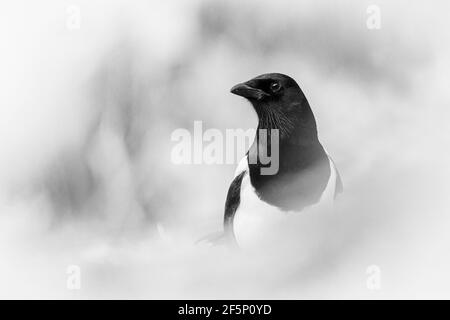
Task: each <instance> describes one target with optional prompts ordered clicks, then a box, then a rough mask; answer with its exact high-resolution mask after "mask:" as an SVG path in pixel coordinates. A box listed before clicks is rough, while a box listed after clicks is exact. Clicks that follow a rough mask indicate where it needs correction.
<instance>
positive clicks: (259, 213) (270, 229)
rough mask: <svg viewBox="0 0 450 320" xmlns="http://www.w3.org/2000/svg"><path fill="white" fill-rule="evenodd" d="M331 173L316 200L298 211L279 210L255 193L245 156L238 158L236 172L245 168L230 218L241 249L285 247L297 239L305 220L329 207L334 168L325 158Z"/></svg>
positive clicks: (334, 177) (331, 201) (332, 189)
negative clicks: (236, 206) (237, 204)
mask: <svg viewBox="0 0 450 320" xmlns="http://www.w3.org/2000/svg"><path fill="white" fill-rule="evenodd" d="M329 164H330V169H331V174H330V178H329V180H328V183H327V186H326V188H325V190H324V192H323V193H322V196H321V198H320V201H319V202H318V203H317V204H315V205H312V206H310V207H307V208H305V209H303V210H302V211H301V212H294V211H289V212H286V211H281V210H280V209H278V208H277V207H274V206H272V205H270V204H268V203H266V202H264V201H262V200H261V199H260V198H259V197H258V196H257V194H256V192H255V189H254V188H253V186H252V185H251V183H250V176H249V174H248V165H247V160H246V158H244V159H243V161H241V163H240V164H239V166H238V169H237V170H236V174H239V173H241V172H242V171H244V170H245V171H247V174H246V175H245V176H244V178H243V180H242V184H241V202H240V205H239V208H238V210H237V211H236V213H235V216H234V220H233V230H234V234H235V237H236V240H237V242H238V244H239V246H240V247H241V248H267V247H269V246H274V245H276V246H277V247H279V246H280V245H281V246H289V245H290V244H291V243H293V242H296V241H298V240H299V239H301V237H299V233H300V232H302V230H304V229H305V226H307V225H308V221H307V220H308V219H311V218H312V219H315V216H316V215H318V214H321V213H322V212H330V211H331V210H332V206H333V200H334V193H335V186H336V176H337V174H336V168H335V167H334V164H333V162H332V161H331V160H329Z"/></svg>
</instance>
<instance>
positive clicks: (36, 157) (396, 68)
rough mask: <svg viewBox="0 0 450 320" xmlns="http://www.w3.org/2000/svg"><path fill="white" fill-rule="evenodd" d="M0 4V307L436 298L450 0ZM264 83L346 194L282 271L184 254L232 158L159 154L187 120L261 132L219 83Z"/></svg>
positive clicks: (444, 268) (443, 278)
mask: <svg viewBox="0 0 450 320" xmlns="http://www.w3.org/2000/svg"><path fill="white" fill-rule="evenodd" d="M370 5H377V6H378V7H379V8H380V14H381V16H380V17H381V20H380V21H381V28H380V29H375V30H373V29H369V28H368V27H367V25H366V23H367V19H368V18H369V17H370V14H368V13H367V11H366V10H367V8H368V7H369V6H370ZM0 8H1V10H0V35H1V36H0V39H1V41H0V70H1V72H0V86H1V90H0V297H1V298H63V299H65V298H75V299H76V298H160V299H163V298H180V299H182V298H254V299H258V298H272V299H278V298H375V299H377V298H450V276H449V275H448V268H449V267H450V256H449V252H450V235H449V231H448V230H449V228H450V216H449V213H450V201H449V196H448V195H449V191H450V184H449V178H450V166H449V161H450V149H449V142H450V129H449V127H448V123H447V122H448V119H449V116H450V108H449V102H450V94H449V90H448V84H449V71H450V70H449V67H450V58H449V57H450V52H449V51H450V44H449V42H448V39H449V31H448V30H450V22H449V20H448V12H450V5H449V4H448V2H446V1H434V2H433V4H431V3H426V2H424V1H345V2H337V1H332V0H329V1H321V2H320V4H319V3H318V2H317V1H288V0H280V1H261V0H258V1H256V0H249V1H237V0H231V1H221V0H193V1H165V2H164V3H163V2H156V1H138V0H136V1H134V0H133V1H106V0H105V1H103V0H96V1H81V0H80V1H70V2H69V1H39V3H33V2H30V1H20V0H19V1H14V2H12V1H2V3H1V5H0ZM267 72H280V73H285V74H288V75H290V76H292V77H293V78H294V79H296V80H297V82H298V83H299V85H300V86H301V87H302V89H303V91H304V93H305V94H306V96H307V98H308V99H309V102H310V104H311V106H312V109H313V111H314V113H315V116H316V119H317V122H318V127H319V135H320V139H321V141H322V143H323V144H324V145H325V146H326V148H327V150H328V152H329V153H330V154H332V155H333V158H334V161H335V163H336V165H337V166H338V168H339V170H340V173H341V176H342V178H343V181H344V186H345V193H344V195H343V196H342V197H341V198H340V199H339V201H338V203H337V209H336V211H337V212H336V213H335V215H333V216H332V217H328V218H327V219H316V220H314V221H312V222H309V224H308V225H307V226H305V230H302V232H304V242H305V246H304V248H303V250H301V252H297V251H296V252H292V253H291V255H292V257H293V259H292V261H288V260H284V259H282V260H278V261H261V260H258V259H256V258H255V259H253V258H251V257H248V256H243V255H241V254H232V253H230V252H227V251H226V250H223V249H221V248H203V247H199V246H196V245H195V241H196V240H197V239H199V238H201V237H202V236H204V235H205V234H207V233H210V232H213V231H216V230H219V229H220V227H221V221H222V216H223V207H224V199H225V195H226V192H227V188H228V185H229V183H230V181H231V179H232V176H233V172H234V169H235V165H231V164H229V165H218V164H216V165H206V164H201V165H177V164H174V163H172V162H171V150H172V148H173V147H174V144H175V143H174V142H173V141H171V133H172V132H173V131H174V130H176V129H178V128H186V129H187V130H189V131H192V130H193V124H194V121H196V120H199V121H202V122H203V128H204V129H208V128H217V129H219V130H220V131H221V132H225V130H226V129H231V128H244V129H248V128H255V126H256V115H255V114H254V112H253V110H252V108H251V107H250V105H249V104H248V103H246V102H245V101H244V99H239V98H237V97H235V96H232V95H231V94H230V93H229V89H230V88H231V86H233V85H234V84H236V83H238V82H242V81H244V80H248V79H250V78H252V77H254V76H256V75H259V74H262V73H267ZM70 265H76V266H79V267H80V270H81V289H80V290H70V288H68V287H67V278H68V274H67V271H68V270H67V268H68V266H70ZM370 266H376V268H377V270H378V271H379V276H380V286H379V287H377V288H375V290H373V289H374V288H371V286H370V285H369V286H368V283H367V281H369V279H370V277H371V272H370V270H372V269H371V268H370Z"/></svg>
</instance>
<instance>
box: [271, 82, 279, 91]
mask: <svg viewBox="0 0 450 320" xmlns="http://www.w3.org/2000/svg"><path fill="white" fill-rule="evenodd" d="M280 89H281V85H280V84H279V83H278V82H272V83H271V84H270V90H272V92H277V91H279V90H280Z"/></svg>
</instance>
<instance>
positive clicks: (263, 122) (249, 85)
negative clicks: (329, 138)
mask: <svg viewBox="0 0 450 320" xmlns="http://www.w3.org/2000/svg"><path fill="white" fill-rule="evenodd" d="M231 93H233V94H236V95H238V96H242V97H244V98H246V99H247V100H249V101H250V102H251V104H252V105H253V107H254V109H255V111H256V113H257V115H258V119H259V125H258V127H259V128H260V129H261V128H263V129H279V131H280V134H281V137H283V136H291V135H292V133H293V132H295V131H296V130H298V129H302V128H303V129H307V128H310V129H311V130H312V131H314V132H315V131H316V124H315V120H314V116H313V114H312V112H311V109H310V107H309V104H308V101H307V99H306V97H305V95H304V94H303V92H302V90H301V89H300V87H299V85H298V84H297V82H295V80H294V79H292V78H291V77H289V76H287V75H284V74H281V73H268V74H263V75H260V76H257V77H255V78H253V79H251V80H249V81H247V82H243V83H239V84H237V85H235V86H234V87H233V88H231Z"/></svg>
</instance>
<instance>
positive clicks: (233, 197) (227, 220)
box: [223, 170, 247, 239]
mask: <svg viewBox="0 0 450 320" xmlns="http://www.w3.org/2000/svg"><path fill="white" fill-rule="evenodd" d="M246 174H247V171H245V170H244V171H242V172H241V173H239V174H238V175H237V176H236V177H235V178H234V180H233V182H231V185H230V187H229V188H228V193H227V200H226V201H225V214H224V219H223V226H224V230H225V234H227V235H228V236H229V237H232V238H233V239H234V232H233V219H234V214H235V213H236V210H237V209H238V208H239V204H240V203H241V184H242V179H243V178H244V176H245V175H246Z"/></svg>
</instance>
